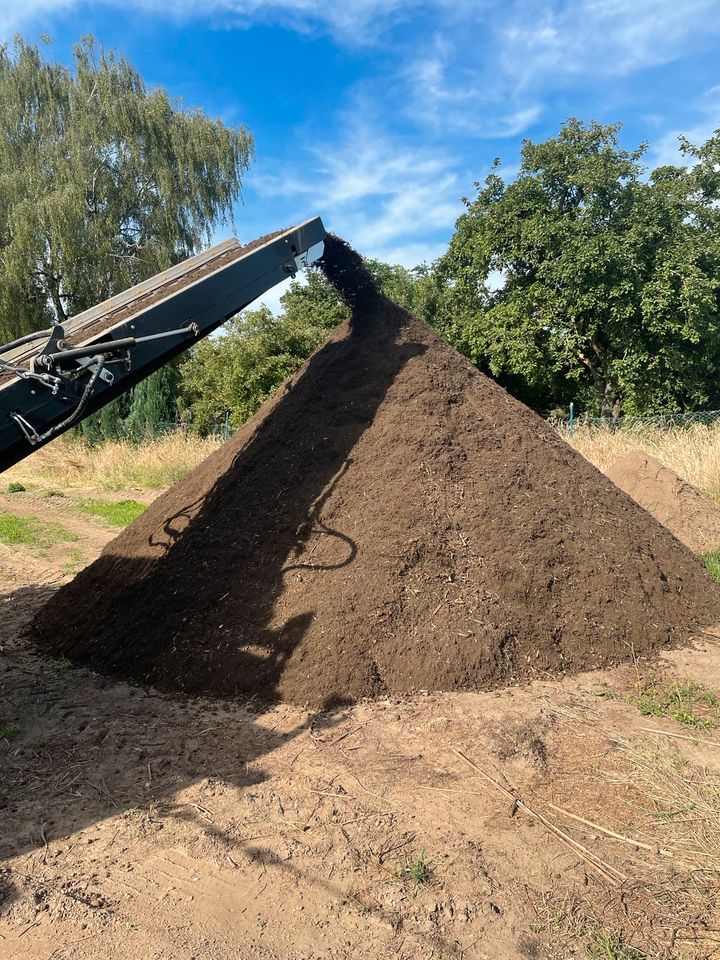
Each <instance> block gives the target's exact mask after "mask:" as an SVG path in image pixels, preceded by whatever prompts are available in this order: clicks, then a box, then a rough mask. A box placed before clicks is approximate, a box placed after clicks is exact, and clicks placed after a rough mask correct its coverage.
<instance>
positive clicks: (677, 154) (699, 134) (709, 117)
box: [648, 85, 720, 167]
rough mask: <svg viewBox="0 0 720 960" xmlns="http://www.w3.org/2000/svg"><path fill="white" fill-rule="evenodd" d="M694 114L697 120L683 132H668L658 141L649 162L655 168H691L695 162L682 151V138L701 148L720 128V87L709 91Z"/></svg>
mask: <svg viewBox="0 0 720 960" xmlns="http://www.w3.org/2000/svg"><path fill="white" fill-rule="evenodd" d="M692 112H694V115H695V119H694V120H692V121H691V123H690V125H689V126H686V127H684V128H683V129H682V130H668V131H667V132H666V133H664V134H663V135H662V136H661V137H659V138H658V139H656V140H655V141H654V142H653V144H652V147H651V149H650V151H649V157H648V161H649V163H650V164H651V165H652V166H653V167H659V166H663V165H665V164H668V165H672V166H690V165H691V164H692V163H693V162H694V161H693V159H692V157H688V156H686V155H685V154H683V153H682V152H681V150H680V136H681V135H682V136H684V137H685V138H686V139H687V140H689V141H690V143H692V144H694V145H695V146H700V145H701V144H703V143H704V142H705V141H706V140H709V139H710V137H711V136H712V135H713V134H714V133H715V131H716V130H717V129H718V127H720V85H719V86H717V87H712V88H711V89H710V90H707V91H706V93H705V95H704V96H703V97H702V98H701V99H700V100H699V101H698V102H697V103H695V104H693V107H692Z"/></svg>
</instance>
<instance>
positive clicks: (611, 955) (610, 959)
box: [587, 930, 647, 960]
mask: <svg viewBox="0 0 720 960" xmlns="http://www.w3.org/2000/svg"><path fill="white" fill-rule="evenodd" d="M587 954H588V956H589V957H592V958H593V960H645V958H646V957H647V954H646V953H640V951H639V950H636V949H635V947H633V946H632V945H631V944H630V943H628V942H627V940H626V939H625V937H624V936H623V934H622V933H607V932H606V931H605V930H601V931H599V932H598V933H596V934H595V936H594V937H593V939H592V941H591V943H589V944H588V947H587Z"/></svg>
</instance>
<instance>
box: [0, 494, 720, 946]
mask: <svg viewBox="0 0 720 960" xmlns="http://www.w3.org/2000/svg"><path fill="white" fill-rule="evenodd" d="M0 511H11V512H12V511H15V512H18V513H21V514H23V515H27V514H31V513H35V514H36V515H37V516H39V517H47V515H48V512H47V511H52V517H53V519H55V518H56V519H58V520H59V521H60V522H62V523H63V525H65V526H67V527H68V528H69V529H72V530H73V532H74V533H76V534H77V536H78V537H79V540H78V541H76V542H73V543H69V544H68V543H65V544H60V545H55V546H53V547H52V548H50V549H48V550H45V551H44V552H40V553H38V551H36V550H32V549H30V548H28V547H23V546H16V547H0V575H2V577H3V583H4V585H5V586H4V590H3V595H2V597H1V598H0V602H1V604H2V606H1V608H0V651H1V652H0V958H2V960H6V958H7V960H9V958H13V960H30V958H32V960H36V958H37V960H91V958H92V960H97V958H109V960H191V958H194V960H230V958H232V960H245V958H248V960H250V958H258V960H280V958H282V960H316V958H317V960H320V958H323V960H325V958H328V960H329V958H355V957H369V958H378V960H383V958H393V960H400V958H402V960H411V958H413V960H414V958H424V960H430V958H446V957H447V958H456V957H457V958H468V960H470V958H474V960H480V958H528V960H530V958H562V957H567V958H571V957H578V958H579V957H588V956H589V957H593V956H594V957H604V958H607V960H613V958H616V960H633V958H639V957H666V958H670V957H676V958H706V957H707V958H710V957H715V956H720V909H719V905H720V885H719V884H718V876H720V874H719V873H718V871H719V870H720V749H719V748H720V735H719V734H718V732H717V731H716V730H715V729H714V728H713V727H712V726H711V724H712V723H713V722H714V721H713V719H712V717H714V716H717V709H716V707H717V704H716V703H715V700H714V695H713V693H712V690H714V689H715V688H716V687H720V647H718V645H717V644H716V643H715V642H714V640H713V639H712V638H711V637H709V636H703V637H700V638H699V639H698V643H697V644H696V646H695V647H694V648H693V649H689V650H682V651H678V652H675V653H673V654H671V655H669V656H667V657H665V658H664V659H663V660H662V661H661V662H660V663H655V664H651V663H646V662H643V661H640V660H636V661H635V662H634V663H632V664H631V665H629V666H625V667H623V668H619V669H617V670H613V671H605V672H603V673H592V674H591V673H588V674H584V675H581V676H578V677H572V678H565V679H563V680H561V681H557V680H548V681H538V682H534V683H532V684H527V685H524V686H521V687H514V688H511V689H507V690H502V691H499V692H495V693H477V694H473V693H466V694H432V695H425V696H417V697H413V698H405V699H392V700H390V699H386V700H380V701H375V702H361V703H358V704H356V705H355V706H352V707H349V708H345V709H343V710H340V711H335V712H330V713H324V714H317V713H316V714H313V713H308V712H306V711H303V710H300V709H297V708H295V707H290V706H288V705H285V704H274V705H273V704H271V705H267V704H264V705H261V704H259V703H254V702H252V701H251V702H250V703H244V704H239V703H230V702H224V701H218V700H200V699H195V700H189V699H187V698H184V697H182V696H170V695H165V694H162V695H161V694H159V693H157V692H155V691H153V690H152V689H144V688H140V687H132V686H129V685H127V684H124V683H119V682H116V681H112V680H109V679H107V678H105V677H102V676H99V675H97V674H95V673H92V672H91V671H89V670H84V669H76V668H73V667H71V666H70V665H69V664H68V663H66V662H63V661H51V660H48V659H45V658H42V657H40V656H38V655H37V654H36V653H35V652H34V651H33V650H31V649H29V648H28V647H27V646H26V644H25V643H24V642H23V641H22V640H19V639H18V637H19V634H20V632H21V630H22V627H23V625H24V624H25V623H26V622H27V620H28V618H29V617H31V616H32V615H33V613H34V611H36V610H37V609H38V608H39V607H40V606H41V604H42V603H43V601H44V599H45V598H46V597H47V596H48V595H49V593H50V591H52V590H53V589H54V588H55V587H56V586H57V585H58V584H59V583H61V582H63V581H64V580H65V579H67V577H68V576H69V572H68V571H69V566H68V561H67V554H68V551H69V550H76V551H80V554H81V557H82V559H81V560H79V559H78V558H77V555H75V557H76V562H77V563H80V562H83V563H84V562H87V561H89V560H90V559H92V558H93V557H94V556H95V555H96V554H97V553H98V551H99V550H100V548H101V547H102V545H103V543H104V542H106V541H107V540H108V539H109V538H110V537H111V536H112V535H113V530H112V528H110V527H108V526H107V525H105V524H103V522H102V521H100V520H95V519H93V518H91V517H79V516H77V514H76V513H73V511H72V504H71V503H68V502H65V503H62V502H61V498H50V499H42V498H40V497H39V496H37V497H33V495H32V494H27V495H26V494H22V495H14V496H3V497H0ZM148 616H152V611H148ZM688 681H696V682H697V683H698V684H700V685H701V687H698V688H697V689H696V688H694V687H692V684H689V683H688ZM675 682H677V683H681V684H682V685H683V687H682V689H686V688H687V689H689V690H690V693H688V694H687V697H689V698H690V701H692V702H691V703H685V704H684V705H682V704H681V705H680V706H678V705H677V704H676V703H673V704H670V706H667V708H666V706H665V705H664V700H663V693H662V692H663V691H668V690H675V689H676V688H675V687H673V683H675ZM677 689H679V688H677ZM693 690H695V693H693V692H692V691H693ZM697 690H700V691H701V692H700V693H697ZM703 698H704V699H703ZM638 700H640V701H641V704H644V709H645V710H646V714H647V712H648V711H649V713H650V715H644V714H643V713H641V711H640V709H638V706H637V701H638ZM676 707H677V709H675V708H676ZM673 714H674V716H673ZM578 818H580V819H578Z"/></svg>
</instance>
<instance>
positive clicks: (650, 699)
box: [635, 680, 720, 730]
mask: <svg viewBox="0 0 720 960" xmlns="http://www.w3.org/2000/svg"><path fill="white" fill-rule="evenodd" d="M635 706H636V707H637V708H638V710H639V711H640V713H642V714H643V716H645V717H661V718H665V717H669V718H670V719H671V720H675V721H677V723H684V724H685V725H686V726H688V727H696V728H697V729H698V730H712V729H714V728H715V727H717V726H718V723H719V722H720V712H719V710H718V708H719V707H720V694H718V691H717V690H709V689H707V688H706V687H703V686H701V685H700V684H699V683H696V682H695V681H694V680H687V681H685V682H684V683H673V684H672V685H671V686H669V687H658V686H655V685H649V686H647V687H644V688H643V690H642V691H641V692H640V694H639V696H638V697H636V698H635Z"/></svg>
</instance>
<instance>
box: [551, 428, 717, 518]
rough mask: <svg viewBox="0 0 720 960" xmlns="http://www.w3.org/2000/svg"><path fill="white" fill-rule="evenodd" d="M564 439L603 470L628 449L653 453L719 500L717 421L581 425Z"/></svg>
mask: <svg viewBox="0 0 720 960" xmlns="http://www.w3.org/2000/svg"><path fill="white" fill-rule="evenodd" d="M565 439H567V440H568V441H569V442H570V443H571V444H572V446H574V447H575V449H576V450H578V451H579V452H580V453H581V454H582V455H583V456H584V457H586V458H587V459H588V460H589V461H590V462H591V463H594V464H595V466H596V467H598V468H599V469H600V470H603V471H604V470H607V469H608V468H609V467H611V466H612V465H613V464H614V463H616V462H617V461H618V460H620V459H621V458H622V457H624V456H626V455H627V454H629V453H647V454H650V455H651V456H653V457H655V458H656V459H657V460H659V461H660V462H661V463H664V464H665V465H666V466H668V467H670V468H671V469H672V470H674V471H675V472H676V473H677V474H679V476H681V477H683V479H685V480H687V481H688V482H689V483H692V484H693V486H695V487H697V488H698V489H699V490H702V491H703V492H704V493H706V494H707V495H708V496H710V497H713V498H714V499H715V500H720V425H718V424H709V425H705V424H701V423H697V424H693V425H692V426H690V427H672V428H669V429H663V428H660V427H636V428H630V429H623V430H610V429H608V428H603V429H595V428H593V427H582V426H581V427H579V428H578V429H576V430H575V433H574V435H573V436H572V437H567V436H566V438H565Z"/></svg>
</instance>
